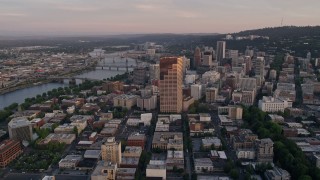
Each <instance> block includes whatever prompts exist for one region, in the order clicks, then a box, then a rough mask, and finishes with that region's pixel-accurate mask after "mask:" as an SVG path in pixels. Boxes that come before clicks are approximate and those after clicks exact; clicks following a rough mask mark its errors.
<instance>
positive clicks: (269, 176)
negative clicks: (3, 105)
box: [264, 167, 291, 180]
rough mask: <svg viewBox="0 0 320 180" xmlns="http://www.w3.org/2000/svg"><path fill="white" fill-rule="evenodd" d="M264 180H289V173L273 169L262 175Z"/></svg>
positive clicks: (276, 168)
mask: <svg viewBox="0 0 320 180" xmlns="http://www.w3.org/2000/svg"><path fill="white" fill-rule="evenodd" d="M264 176H265V178H266V180H290V179H291V176H290V173H289V172H288V171H286V170H284V169H281V168H278V167H274V168H273V169H271V170H267V171H266V172H265V173H264Z"/></svg>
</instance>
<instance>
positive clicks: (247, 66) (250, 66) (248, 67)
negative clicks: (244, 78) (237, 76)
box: [244, 56, 252, 74]
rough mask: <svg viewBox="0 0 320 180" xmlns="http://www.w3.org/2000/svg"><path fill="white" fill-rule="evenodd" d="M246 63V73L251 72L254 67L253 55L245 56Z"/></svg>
mask: <svg viewBox="0 0 320 180" xmlns="http://www.w3.org/2000/svg"><path fill="white" fill-rule="evenodd" d="M244 63H246V74H249V73H250V71H251V69H252V61H251V56H245V57H244Z"/></svg>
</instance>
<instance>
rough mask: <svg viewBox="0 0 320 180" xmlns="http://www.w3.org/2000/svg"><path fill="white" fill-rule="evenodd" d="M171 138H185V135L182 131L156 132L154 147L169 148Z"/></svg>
mask: <svg viewBox="0 0 320 180" xmlns="http://www.w3.org/2000/svg"><path fill="white" fill-rule="evenodd" d="M169 139H173V140H183V135H182V133H181V132H155V133H154V135H153V140H152V148H153V149H154V148H160V149H163V150H167V148H168V143H169ZM182 147H183V143H182Z"/></svg>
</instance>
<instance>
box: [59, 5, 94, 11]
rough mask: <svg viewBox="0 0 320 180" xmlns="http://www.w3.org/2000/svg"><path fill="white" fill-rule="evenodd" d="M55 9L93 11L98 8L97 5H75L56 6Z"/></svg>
mask: <svg viewBox="0 0 320 180" xmlns="http://www.w3.org/2000/svg"><path fill="white" fill-rule="evenodd" d="M56 9H59V10H64V11H74V12H95V11H98V10H100V8H98V7H80V6H79V7H77V6H57V7H56Z"/></svg>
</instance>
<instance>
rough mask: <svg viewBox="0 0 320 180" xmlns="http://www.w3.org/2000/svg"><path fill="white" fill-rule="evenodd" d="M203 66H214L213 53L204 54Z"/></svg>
mask: <svg viewBox="0 0 320 180" xmlns="http://www.w3.org/2000/svg"><path fill="white" fill-rule="evenodd" d="M202 65H205V66H212V53H211V52H204V53H203V58H202Z"/></svg>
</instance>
